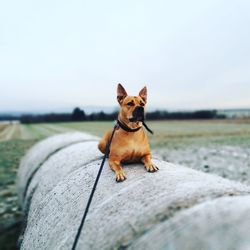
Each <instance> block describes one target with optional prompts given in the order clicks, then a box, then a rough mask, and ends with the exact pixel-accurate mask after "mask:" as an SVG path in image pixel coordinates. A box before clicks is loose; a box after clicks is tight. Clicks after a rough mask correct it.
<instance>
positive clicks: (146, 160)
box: [141, 154, 159, 173]
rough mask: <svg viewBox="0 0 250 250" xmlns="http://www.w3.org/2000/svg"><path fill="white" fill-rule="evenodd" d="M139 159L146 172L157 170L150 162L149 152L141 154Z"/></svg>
mask: <svg viewBox="0 0 250 250" xmlns="http://www.w3.org/2000/svg"><path fill="white" fill-rule="evenodd" d="M141 160H142V162H143V164H144V166H145V168H146V169H147V171H148V172H151V173H153V172H156V171H157V170H159V168H158V167H157V166H156V165H154V164H153V163H152V161H151V155H150V154H147V155H145V156H143V157H142V159H141Z"/></svg>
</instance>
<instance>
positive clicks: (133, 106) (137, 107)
mask: <svg viewBox="0 0 250 250" xmlns="http://www.w3.org/2000/svg"><path fill="white" fill-rule="evenodd" d="M117 101H118V103H119V104H120V106H121V109H120V113H119V117H120V118H121V119H122V120H123V121H124V122H126V123H131V122H132V123H133V122H135V123H138V122H143V121H144V116H145V105H146V103H147V88H146V87H144V88H143V89H142V90H141V91H140V92H139V95H138V96H129V95H128V94H127V92H126V90H125V89H124V88H123V86H122V85H121V84H118V86H117Z"/></svg>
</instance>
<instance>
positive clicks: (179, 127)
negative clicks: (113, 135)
mask: <svg viewBox="0 0 250 250" xmlns="http://www.w3.org/2000/svg"><path fill="white" fill-rule="evenodd" d="M113 125H114V123H113V122H70V123H50V124H48V123H43V124H11V125H6V124H0V188H1V191H0V221H1V222H0V246H1V247H0V248H1V249H15V244H14V243H13V242H16V240H17V236H18V234H19V230H20V228H19V227H15V228H12V229H10V230H5V229H6V228H8V227H9V225H11V224H13V223H15V222H16V221H17V220H19V219H20V218H21V216H22V214H21V212H20V209H19V208H18V207H17V200H16V190H15V186H14V183H15V179H16V171H17V168H18V165H19V162H20V159H21V157H22V156H23V155H24V154H25V152H26V151H27V149H29V148H30V147H31V146H32V145H33V144H34V143H36V142H37V141H39V140H41V139H44V138H46V137H48V136H51V135H54V134H58V133H63V132H70V131H83V132H88V133H91V134H94V135H97V136H100V137H101V136H102V135H103V133H104V132H105V131H106V130H108V129H110V128H112V127H113ZM8 126H9V127H8ZM11 126H12V127H11ZM148 126H149V127H150V128H151V129H152V130H153V131H154V132H155V133H154V135H149V140H150V144H151V146H152V148H163V149H164V150H167V149H175V148H180V147H189V146H191V145H201V146H206V145H210V144H213V143H214V144H218V145H240V146H245V145H249V143H250V123H249V120H208V121H197V120H196V121H150V122H148ZM15 209H16V211H15ZM1 230H2V232H4V233H1Z"/></svg>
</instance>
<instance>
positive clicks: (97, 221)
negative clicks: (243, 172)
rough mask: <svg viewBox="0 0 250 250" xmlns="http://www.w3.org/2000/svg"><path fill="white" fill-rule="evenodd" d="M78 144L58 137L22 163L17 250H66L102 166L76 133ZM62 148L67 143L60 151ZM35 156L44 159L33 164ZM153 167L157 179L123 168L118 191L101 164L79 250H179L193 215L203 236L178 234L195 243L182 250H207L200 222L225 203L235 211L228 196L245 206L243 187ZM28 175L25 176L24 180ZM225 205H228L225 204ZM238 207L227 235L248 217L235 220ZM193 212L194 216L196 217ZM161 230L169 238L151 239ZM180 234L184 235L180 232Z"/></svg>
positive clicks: (93, 145) (92, 145) (92, 142)
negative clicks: (23, 214) (24, 216)
mask: <svg viewBox="0 0 250 250" xmlns="http://www.w3.org/2000/svg"><path fill="white" fill-rule="evenodd" d="M71 136H72V138H71ZM78 136H79V139H78V140H77V137H78ZM78 136H76V134H72V135H70V134H67V135H59V136H55V137H51V138H49V139H47V140H45V141H42V142H40V143H39V146H38V145H36V146H34V147H33V149H31V150H30V151H29V153H28V155H27V156H26V157H25V158H24V160H23V161H22V164H21V167H20V169H19V175H18V176H19V181H18V185H19V187H20V197H23V199H21V202H22V204H23V207H24V209H26V210H28V220H27V225H26V229H25V232H24V236H23V241H22V245H21V249H70V248H71V247H72V244H73V241H74V237H75V235H76V231H77V229H78V226H79V223H80V220H81V217H82V215H83V212H84V209H85V206H86V202H87V199H88V197H89V194H90V191H91V188H92V186H93V183H94V180H95V177H96V175H97V172H98V169H99V166H100V163H101V159H100V156H101V154H100V152H99V151H98V149H97V141H96V138H95V137H91V136H89V137H88V136H87V135H85V134H81V133H79V134H78ZM84 138H85V139H84ZM64 140H65V143H63V141H64ZM84 140H87V141H84ZM58 142H60V143H58ZM53 145H54V146H53ZM58 145H59V146H58ZM62 145H63V146H62ZM40 151H41V152H42V156H39V155H40ZM153 161H154V162H155V163H156V164H157V165H158V166H159V168H160V170H159V171H158V172H156V173H148V172H146V171H145V170H144V168H143V166H142V165H141V164H132V165H127V166H125V167H124V170H125V172H126V174H127V180H126V181H125V182H122V183H116V182H115V178H114V173H113V172H112V171H111V170H110V169H109V166H108V163H107V162H106V163H105V166H104V169H103V173H102V176H101V179H100V182H99V184H98V187H97V190H96V193H95V196H94V199H93V202H92V205H91V207H90V211H89V214H88V216H87V220H86V224H85V227H84V229H83V231H82V233H81V236H80V239H79V242H78V248H77V249H121V248H125V247H130V248H132V249H137V247H138V249H142V248H143V247H145V248H146V249H183V248H179V246H181V245H178V244H177V243H178V238H177V237H176V238H174V237H173V239H172V238H171V237H172V236H171V235H173V234H174V233H175V231H176V229H178V228H181V224H180V223H179V221H182V220H181V218H182V217H181V216H184V217H183V218H186V217H188V216H189V217H188V218H189V220H187V223H186V224H185V223H184V224H183V225H184V226H185V225H187V224H188V225H189V224H190V223H188V222H191V221H192V219H191V217H192V215H193V214H195V216H196V217H195V220H194V221H193V227H194V228H195V227H196V226H197V225H199V227H198V228H204V230H203V231H202V230H200V231H199V230H198V229H197V230H196V231H195V230H193V231H191V232H190V234H189V235H188V234H187V233H186V234H184V235H183V239H188V237H190V238H189V240H191V241H194V243H193V245H188V244H187V245H183V246H184V247H185V246H186V247H187V248H185V249H194V248H191V247H193V246H195V242H196V241H197V242H198V241H199V242H201V243H199V244H198V243H197V244H196V246H204V249H209V247H210V246H213V245H210V243H211V242H210V240H206V238H205V237H204V239H202V236H203V235H205V234H206V233H207V232H209V228H210V226H211V225H209V223H206V224H205V222H207V221H208V220H206V214H208V215H209V216H216V214H217V212H216V211H218V217H219V215H220V211H221V213H222V214H223V213H224V212H223V211H226V210H223V204H224V203H223V202H227V201H228V200H229V203H230V201H231V203H232V204H234V199H235V198H234V197H231V196H243V195H244V197H239V198H238V199H243V198H244V200H245V204H249V203H250V196H249V194H250V187H248V186H245V185H243V184H240V183H236V182H232V181H229V180H226V179H223V178H221V177H217V176H214V175H209V174H205V173H202V172H198V171H195V170H192V169H189V168H185V167H182V166H179V165H174V164H171V163H167V162H165V161H161V160H158V159H153ZM30 168H31V170H30ZM34 169H36V171H35V173H34V174H31V173H32V172H34ZM23 171H24V173H23ZM26 173H28V174H29V176H26V177H24V176H25V175H26ZM30 177H31V178H30ZM27 183H28V185H27ZM24 187H26V192H24V190H25V188H24ZM24 193H25V195H24ZM219 197H222V198H219ZM223 197H227V198H226V200H224V199H225V198H223ZM209 202H212V203H211V204H215V205H214V206H215V207H216V209H215V210H214V211H212V212H211V211H210V210H209V204H210V203H209ZM207 204H208V205H207ZM216 204H217V205H216ZM225 204H228V203H225ZM199 206H201V207H199ZM211 206H212V205H211ZM237 206H240V202H238V203H237V204H236V205H235V207H234V206H228V209H229V210H228V211H229V215H230V216H229V217H231V218H232V220H231V221H230V220H229V222H228V223H229V224H230V223H231V226H232V227H234V225H235V223H236V221H237V220H240V219H242V221H243V220H244V218H245V215H246V213H245V210H244V209H239V213H238V214H237V216H236V211H237ZM197 207H198V210H199V212H197V213H195V211H197V210H196V209H197ZM206 207H208V209H207V210H205V209H203V208H206ZM246 207H248V205H247V206H246ZM192 209H193V210H192ZM203 210H204V213H203ZM190 211H191V212H190ZM192 211H193V212H192ZM185 212H186V213H187V215H186V214H185ZM209 212H211V213H210V214H209ZM182 213H184V214H183V215H182ZM234 214H235V217H234V216H233V215H234ZM185 216H186V217H185ZM199 218H200V219H199ZM213 218H214V219H215V220H216V221H217V222H218V223H217V224H215V228H217V229H218V231H220V228H222V229H223V228H224V227H223V224H222V223H223V220H217V219H216V218H217V217H213ZM165 223H166V225H165ZM169 223H170V224H169ZM162 225H164V226H163V229H164V228H165V227H166V228H167V230H165V231H164V230H163V233H160V234H158V236H157V237H156V236H155V235H157V232H158V231H157V230H158V228H161V226H162ZM169 225H170V226H169ZM171 225H172V226H171ZM184 229H185V228H184ZM222 229H221V230H222ZM240 229H242V231H244V234H242V238H243V239H244V237H245V235H246V234H247V233H249V228H247V227H246V226H245V225H243V224H242V227H240V226H239V230H240ZM159 231H161V230H160V229H159ZM179 231H180V232H179V233H180V234H182V230H179ZM164 232H166V233H164ZM198 232H199V233H200V235H201V237H200V238H197V237H195V235H198ZM196 233H197V234H196ZM225 233H227V231H225ZM192 236H193V238H192ZM154 237H155V239H154ZM185 237H186V238H185ZM167 239H172V242H173V244H172V245H170V247H169V248H166V243H167V242H168V240H167ZM175 239H176V240H175ZM211 239H214V238H211ZM241 241H242V240H241ZM176 242H177V243H176ZM183 242H184V240H183ZM152 243H153V244H152ZM175 244H176V245H175ZM220 244H221V249H226V246H227V245H226V244H227V243H225V241H221V243H220ZM235 244H236V245H237V244H238V243H237V242H236V243H235ZM246 244H248V243H246ZM155 246H158V248H155ZM172 246H173V248H171V247H172ZM175 246H176V247H175ZM189 246H190V248H189ZM224 246H225V247H224ZM237 246H240V245H237ZM249 246H250V245H248V247H249ZM205 247H207V248H205ZM198 249H203V248H198ZM243 249H244V248H243Z"/></svg>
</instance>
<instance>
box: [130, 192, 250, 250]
mask: <svg viewBox="0 0 250 250" xmlns="http://www.w3.org/2000/svg"><path fill="white" fill-rule="evenodd" d="M249 236H250V198H249V196H239V197H231V198H228V197H223V198H218V199H215V200H212V201H207V202H204V203H201V204H199V205H196V206H194V207H192V208H190V209H187V210H184V211H183V212H180V213H179V214H178V215H176V216H175V217H174V218H172V219H170V220H168V221H165V222H163V223H160V224H158V225H156V226H155V228H154V229H153V230H151V231H149V232H148V233H146V234H145V235H143V236H142V237H141V238H140V239H139V240H138V241H135V242H133V244H132V245H131V246H130V248H129V249H138V250H140V249H155V250H157V249H202V250H209V249H216V250H217V249H223V250H224V249H238V250H243V249H244V250H248V249H250V237H249Z"/></svg>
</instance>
